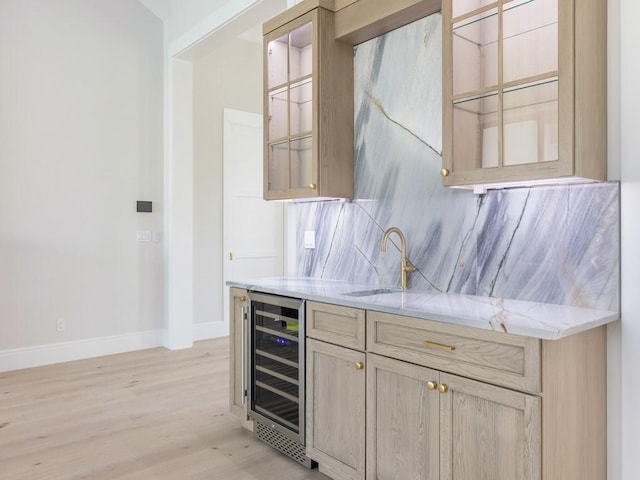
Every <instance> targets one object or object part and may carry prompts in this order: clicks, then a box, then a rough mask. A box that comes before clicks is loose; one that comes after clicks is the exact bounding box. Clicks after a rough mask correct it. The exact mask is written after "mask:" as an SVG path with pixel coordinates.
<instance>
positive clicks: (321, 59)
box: [264, 0, 353, 200]
mask: <svg viewBox="0 0 640 480" xmlns="http://www.w3.org/2000/svg"><path fill="white" fill-rule="evenodd" d="M332 3H333V2H327V1H326V0H325V1H322V0H306V1H303V2H301V3H299V4H298V5H296V6H294V7H293V8H290V9H289V10H286V11H285V12H283V13H282V14H280V15H279V16H277V17H275V18H273V19H271V20H269V21H268V22H266V23H265V24H264V34H265V35H264V85H265V88H264V92H265V95H264V136H265V151H264V198H265V199H266V200H282V199H295V198H323V197H341V198H351V197H353V48H352V47H351V45H348V44H346V43H342V42H339V41H336V40H334V21H333V16H334V12H333V11H332V10H330V9H327V8H323V6H325V5H324V4H327V5H326V6H330V5H331V4H332Z"/></svg>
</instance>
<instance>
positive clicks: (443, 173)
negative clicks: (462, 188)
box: [440, 168, 449, 177]
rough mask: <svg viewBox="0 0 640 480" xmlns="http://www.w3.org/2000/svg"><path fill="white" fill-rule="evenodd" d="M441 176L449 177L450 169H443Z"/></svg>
mask: <svg viewBox="0 0 640 480" xmlns="http://www.w3.org/2000/svg"><path fill="white" fill-rule="evenodd" d="M440 175H442V176H443V177H448V176H449V169H448V168H443V169H442V170H440Z"/></svg>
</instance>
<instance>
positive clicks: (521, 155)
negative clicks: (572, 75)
mask: <svg viewBox="0 0 640 480" xmlns="http://www.w3.org/2000/svg"><path fill="white" fill-rule="evenodd" d="M503 103H504V113H503V117H504V161H503V163H504V165H520V164H523V163H536V162H550V161H554V160H558V81H557V79H555V80H553V81H550V82H547V83H542V84H535V85H526V86H524V87H519V88H514V89H511V90H508V91H505V92H504V99H503Z"/></svg>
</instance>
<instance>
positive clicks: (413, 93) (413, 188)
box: [287, 14, 620, 311]
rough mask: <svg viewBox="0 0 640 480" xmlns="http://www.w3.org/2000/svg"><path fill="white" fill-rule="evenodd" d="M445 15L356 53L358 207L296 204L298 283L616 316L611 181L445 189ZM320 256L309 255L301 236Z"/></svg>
mask: <svg viewBox="0 0 640 480" xmlns="http://www.w3.org/2000/svg"><path fill="white" fill-rule="evenodd" d="M441 33H442V32H441V16H440V15H439V14H436V15H432V16H431V17H428V18H426V19H423V20H420V21H418V22H415V23H412V24H410V25H408V26H406V27H403V28H401V29H398V30H395V31H393V32H390V33H388V34H386V35H384V36H382V37H378V38H376V39H374V40H371V41H369V42H366V43H364V44H361V45H359V46H358V47H357V48H356V50H355V58H354V63H355V67H354V82H355V83H354V88H355V92H354V93H355V99H354V102H355V106H354V108H355V142H354V143H355V145H354V155H355V195H354V198H355V199H354V200H353V201H329V202H308V203H292V204H289V205H288V208H287V210H288V222H289V228H292V229H293V232H295V236H296V239H295V242H296V246H297V251H296V258H295V264H294V265H290V268H289V273H291V274H293V275H297V276H308V277H318V278H325V279H342V280H349V281H352V282H356V283H369V284H376V285H381V286H397V285H398V282H399V265H400V260H399V246H400V244H399V241H398V239H397V236H395V235H392V236H391V238H390V242H393V245H395V247H396V248H393V247H392V244H391V243H389V244H388V248H387V251H386V252H381V251H380V242H381V238H382V235H383V232H384V230H386V229H387V228H388V227H391V226H396V227H399V228H400V229H401V230H402V231H403V232H404V234H405V236H406V238H407V256H408V258H409V260H410V261H411V263H412V264H413V265H415V266H416V267H417V271H416V272H413V273H410V274H409V276H408V284H409V288H415V289H429V290H436V291H439V292H448V293H461V294H469V295H480V296H489V297H501V298H511V299H518V300H529V301H536V302H544V303H554V304H561V305H573V306H581V307H589V308H596V309H602V310H614V311H617V310H619V296H620V293H619V292H620V235H619V232H620V223H619V222H620V207H619V196H620V188H619V184H618V183H616V182H606V183H591V184H580V185H577V184H574V185H561V186H544V187H532V188H517V189H506V190H490V191H488V192H487V193H486V194H484V195H474V194H473V193H472V192H470V191H468V190H457V189H450V188H445V187H443V186H442V184H441V179H440V174H439V172H440V168H441V157H440V153H441V151H442V103H441V102H442V97H441V92H442V85H441V81H442V79H441V73H440V72H441V68H442V67H441V62H442V59H441V55H442V48H441ZM308 230H311V231H315V232H316V234H315V235H316V248H315V249H305V248H304V232H305V231H308Z"/></svg>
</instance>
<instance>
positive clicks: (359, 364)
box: [356, 362, 364, 370]
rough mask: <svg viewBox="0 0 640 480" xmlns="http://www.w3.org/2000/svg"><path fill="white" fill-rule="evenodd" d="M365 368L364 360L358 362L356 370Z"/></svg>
mask: <svg viewBox="0 0 640 480" xmlns="http://www.w3.org/2000/svg"><path fill="white" fill-rule="evenodd" d="M363 368H364V363H363V362H356V370H362V369H363Z"/></svg>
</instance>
